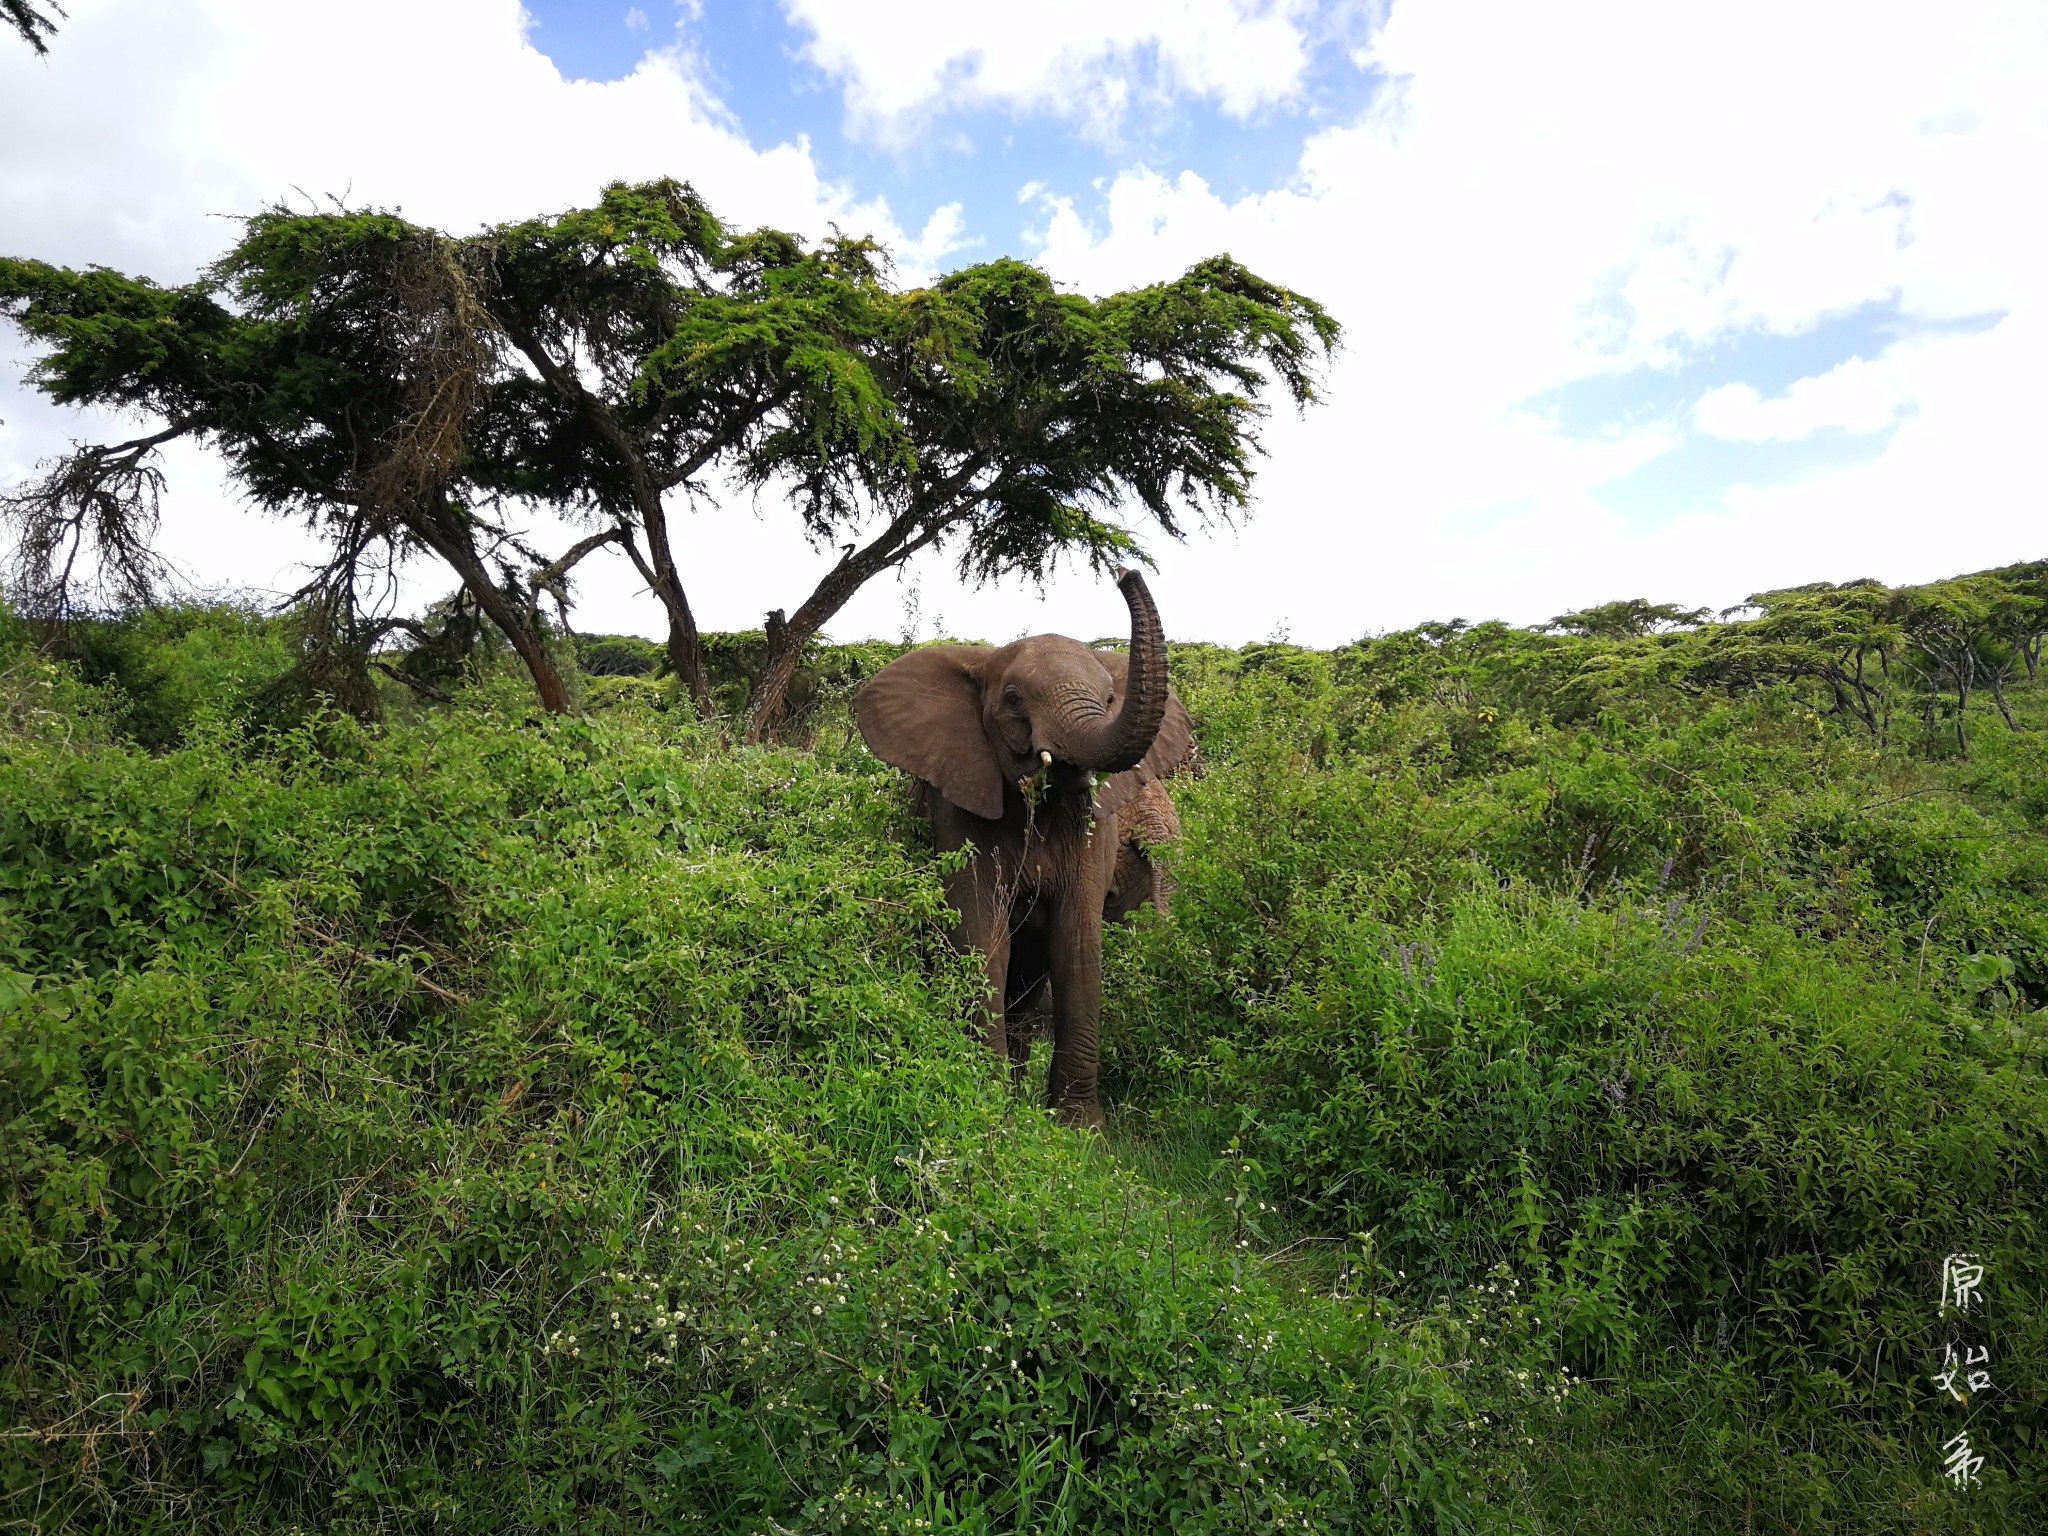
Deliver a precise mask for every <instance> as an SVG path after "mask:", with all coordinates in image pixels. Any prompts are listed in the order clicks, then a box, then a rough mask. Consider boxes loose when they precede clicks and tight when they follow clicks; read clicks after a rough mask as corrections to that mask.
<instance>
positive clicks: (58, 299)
mask: <svg viewBox="0 0 2048 1536" xmlns="http://www.w3.org/2000/svg"><path fill="white" fill-rule="evenodd" d="M467 254H468V253H466V252H464V251H462V250H461V249H459V248H457V247H454V246H451V245H450V244H449V243H448V242H445V241H443V240H441V239H439V238H438V237H436V236H434V235H433V234H432V233H431V232H428V231H422V230H419V229H417V228H415V227H414V226H412V225H409V224H407V223H406V222H405V221H404V220H402V219H397V218H394V217H390V216H388V215H381V214H348V215H335V216H332V217H328V218H324V219H317V220H310V221H309V220H304V219H301V218H297V217H295V216H292V215H289V214H285V213H283V212H272V213H269V214H264V215H260V216H258V217H256V218H254V219H252V220H250V221H249V225H248V227H247V230H246V232H245V234H244V238H243V239H242V240H241V241H240V242H238V243H237V245H236V246H235V247H234V249H233V250H231V251H230V252H229V253H228V254H227V255H226V256H225V257H223V258H222V259H221V261H220V262H218V263H217V264H216V265H215V266H214V267H213V268H212V269H210V270H209V271H208V272H207V274H206V275H205V276H203V277H202V278H201V279H200V280H199V281H197V282H194V283H190V284H185V285H182V286H178V287H172V288H160V287H158V286H157V285H156V284H154V283H151V282H149V281H148V280H147V279H142V278H129V277H124V276H122V275H120V274H118V273H114V272H109V271H106V270H104V269H92V270H89V271H86V272H72V271H68V270H65V269H62V268H56V267H51V266H48V265H45V264H43V263H40V262H28V261H15V260H0V310H4V312H5V313H7V314H8V315H9V316H10V317H11V318H12V319H13V320H14V321H15V323H16V325H17V326H18V327H19V328H20V329H21V330H22V331H23V332H25V333H26V334H27V335H28V336H29V337H30V338H31V339H32V340H35V341H38V342H41V343H43V344H45V345H46V346H47V347H48V348H49V350H48V351H47V352H46V354H45V355H44V356H43V357H42V358H41V359H40V360H39V361H38V362H37V363H36V364H35V366H34V368H33V369H32V370H31V377H32V378H33V379H34V381H35V383H36V384H37V386H38V387H39V388H41V389H42V390H43V392H44V393H46V394H47V395H49V396H50V397H51V398H52V399H55V400H57V401H59V402H60V403H64V404H79V405H97V406H102V407H110V408H113V409H115V410H117V411H121V412H125V413H128V414H134V415H145V416H149V417H154V418H156V419H158V420H160V421H162V422H163V423H164V425H162V426H161V427H159V428H157V429H156V430H154V431H151V432H147V433H144V434H142V435H140V436H138V437H135V438H133V439H130V440H128V441H126V442H121V443H115V444H95V445H88V446H82V447H79V448H77V449H75V450H74V451H73V452H72V453H71V454H70V455H68V456H67V457H65V458H64V459H62V460H60V461H59V462H58V463H57V464H56V465H54V466H53V467H52V468H50V469H49V471H48V472H47V473H46V474H45V475H44V476H43V477H42V478H41V479H40V480H37V481H35V482H32V483H30V484H29V485H27V486H25V487H22V488H20V489H18V490H16V491H14V492H12V493H10V494H9V495H8V496H6V497H5V498H4V499H0V512H4V513H5V515H6V517H7V520H8V521H9V522H10V523H11V524H12V525H13V529H14V532H15V535H16V548H15V559H14V573H13V575H14V587H15V591H16V594H17V596H18V597H19V598H21V599H22V600H23V601H24V602H25V603H26V604H27V605H28V606H30V607H31V608H37V609H41V610H43V611H45V612H49V613H56V614H61V613H63V612H65V611H66V610H67V609H68V608H69V606H70V605H71V604H72V602H73V601H74V593H75V590H76V584H77V582H78V579H79V578H80V577H81V576H82V575H85V574H87V573H90V574H91V575H92V576H94V577H96V578H98V579H100V581H101V582H102V585H101V588H100V590H101V591H102V592H110V593H111V595H113V596H114V597H115V598H116V599H117V600H119V601H121V602H123V603H124V604H134V603H148V602H150V601H152V600H153V599H154V598H155V596H156V594H157V592H158V590H159V588H160V586H161V583H162V577H163V570H162V567H161V565H160V563H159V562H158V561H157V560H156V559H155V557H154V555H153V553H152V549H151V540H152V538H153V536H154V534H155V531H156V528H157V524H158V518H159V512H160V498H161V494H162V491H163V487H164V482H163V475H162V472H161V470H160V469H159V468H158V466H157V464H156V462H155V455H156V453H157V451H158V450H159V449H160V448H161V447H162V446H163V445H164V444H165V443H167V442H170V441H172V440H174V439H177V438H193V439H197V440H200V441H203V442H207V443H209V444H211V445H212V446H213V447H214V448H216V449H217V450H218V451H219V452H220V454H221V455H222V457H223V458H224V459H225V460H226V461H227V465H228V469H229V473H230V476H231V478H232V479H233V481H234V482H235V484H236V485H237V487H238V488H239V489H240V490H241V491H242V492H243V493H244V494H245V495H246V496H247V498H248V499H249V500H250V501H251V502H252V503H253V504H255V505H256V506H257V507H259V508H262V509H264V510H266V511H268V512H271V513H273V514H277V515H283V516H295V517H299V518H302V519H303V520H304V521H305V522H306V523H307V524H308V525H309V526H310V527H311V528H313V529H314V530H315V531H316V532H317V533H318V534H319V535H320V537H321V539H322V542H323V544H324V545H325V547H326V551H327V553H326V558H325V560H324V563H323V564H322V565H321V566H320V567H319V568H318V569H317V570H316V572H315V574H314V576H313V579H312V580H311V581H310V582H309V583H308V584H307V586H306V587H305V588H304V589H303V590H302V591H301V592H300V593H299V594H297V596H298V597H299V599H300V600H301V601H302V602H303V603H304V604H305V605H306V607H307V608H308V610H309V611H310V612H312V613H314V614H320V615H326V616H327V617H328V618H329V619H330V621H331V628H332V630H333V632H334V638H335V639H336V641H337V642H338V644H339V646H340V648H342V649H344V650H348V651H353V652H355V653H356V654H357V656H358V658H359V660H360V658H362V657H365V656H367V653H368V651H369V649H370V648H371V647H372V646H374V645H375V644H376V643H377V642H378V640H380V639H381V638H382V637H383V636H384V635H386V634H388V633H390V632H391V631H393V630H394V629H401V628H409V627H410V626H409V625H408V624H407V622H406V621H405V620H403V619H395V618H387V619H374V618H368V617H366V616H365V614H364V613H363V612H362V608H361V604H360V602H359V597H358V592H359V587H360V585H361V583H362V580H363V578H364V576H365V574H366V573H367V572H368V571H369V570H370V569H372V568H374V567H375V566H377V565H379V564H383V565H390V564H395V563H396V562H398V561H400V560H403V559H405V558H407V557H408V556H411V555H414V554H417V553H420V552H422V551H430V552H432V553H433V554H434V555H436V556H438V557H439V558H440V559H441V560H442V561H444V562H445V563H446V564H447V565H448V566H449V568H450V569H452V570H453V571H454V572H455V573H456V575H457V576H458V577H459V579H460V580H461V582H462V584H463V586H464V588H465V589H466V590H467V591H468V592H469V593H470V595H471V596H472V598H473V599H474V600H475V602H476V603H477V605H478V606H479V607H480V608H481V609H482V610H483V612H484V613H485V614H487V615H488V616H489V617H490V619H491V621H492V622H493V623H494V624H496V625H497V627H498V628H499V629H500V630H501V631H503V633H504V634H505V637H506V639H507V640H508V641H509V642H510V643H511V644H512V646H513V648H514V649H515V650H516V651H517V652H518V653H519V655H520V657H521V658H522V659H523V660H524V661H525V662H526V664H527V667H528V669H529V670H530V671H531V672H532V674H533V678H534V683H535V686H536V689H537V690H538V692H539V694H540V697H541V701H542V703H543V705H544V706H545V707H547V708H548V709H551V710H565V709H567V708H568V707H569V697H568V692H567V690H566V688H565V687H564V686H563V683H562V679H561V677H560V674H559V672H558V671H557V669H556V667H555V665H554V662H553V659H552V658H551V657H550V656H549V654H548V652H547V648H546V646H545V644H544V643H543V640H542V637H541V635H540V633H539V631H538V628H537V626H536V625H535V624H533V623H532V622H531V621H530V616H529V613H528V612H525V611H522V605H521V602H520V600H519V596H518V592H519V581H518V578H517V576H516V575H515V574H514V570H515V567H516V566H520V565H523V566H529V567H532V566H539V567H540V568H542V569H543V570H546V569H548V568H549V567H551V566H555V565H559V563H560V562H548V561H545V560H542V559H541V558H540V557H538V556H536V555H535V554H534V553H533V551H531V550H529V549H526V548H525V547H524V546H523V545H521V543H520V542H519V541H518V540H517V539H516V538H515V537H514V536H513V535H512V534H511V533H510V532H509V531H508V530H507V529H506V528H505V527H503V526H502V525H501V524H499V523H497V522H495V521H494V520H493V519H492V518H491V517H490V516H489V515H488V514H487V512H486V511H485V510H484V509H480V508H479V507H477V506H475V505H473V504H472V503H471V501H470V500H469V499H467V498H466V497H465V495H464V491H465V486H464V482H463V480H462V476H461V467H462V465H463V463H464V461H465V459H466V457H467V443H466V427H467V423H468V421H469V419H470V417H471V416H472V414H473V412H474V406H475V394H476V390H477V388H478V387H479V381H480V379H481V378H482V376H483V375H484V373H485V372H486V370H487V369H488V367H489V358H490V354H491V353H492V351H493V343H492V337H491V334H490V331H489V327H488V324H487V319H486V317H485V316H484V315H483V313H482V312H481V310H480V308H479V306H478V305H477V304H476V302H475V298H474V286H475V279H474V273H473V272H472V271H471V270H470V269H469V266H468V263H467V262H466V260H465V258H466V256H467ZM494 564H495V565H497V566H498V570H497V572H496V573H495V574H494V573H493V571H492V570H491V568H490V567H491V566H492V565H494ZM553 579H554V580H555V581H556V582H557V583H558V584H559V581H560V579H561V577H560V574H559V572H557V573H556V574H555V575H554V577H553Z"/></svg>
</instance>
